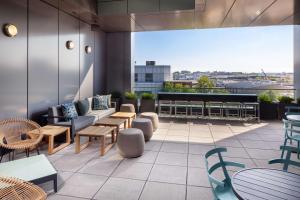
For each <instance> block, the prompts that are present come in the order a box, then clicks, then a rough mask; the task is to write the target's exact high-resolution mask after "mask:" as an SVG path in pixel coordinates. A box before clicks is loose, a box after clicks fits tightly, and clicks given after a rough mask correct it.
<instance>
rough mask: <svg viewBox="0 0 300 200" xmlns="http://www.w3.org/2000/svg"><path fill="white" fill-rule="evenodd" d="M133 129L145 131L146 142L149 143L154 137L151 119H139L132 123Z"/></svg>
mask: <svg viewBox="0 0 300 200" xmlns="http://www.w3.org/2000/svg"><path fill="white" fill-rule="evenodd" d="M131 127H132V128H137V129H140V130H142V131H143V133H144V137H145V141H146V142H147V141H149V140H150V139H151V137H152V135H153V126H152V122H151V120H150V119H146V118H137V119H134V120H133V121H132V124H131Z"/></svg>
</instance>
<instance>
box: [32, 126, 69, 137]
mask: <svg viewBox="0 0 300 200" xmlns="http://www.w3.org/2000/svg"><path fill="white" fill-rule="evenodd" d="M68 129H69V128H68V127H65V126H51V125H47V126H43V127H41V128H40V131H38V130H32V131H30V132H29V133H33V134H39V133H41V134H43V135H47V136H56V135H60V134H61V133H63V132H65V131H67V130H68Z"/></svg>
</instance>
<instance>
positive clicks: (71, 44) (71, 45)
mask: <svg viewBox="0 0 300 200" xmlns="http://www.w3.org/2000/svg"><path fill="white" fill-rule="evenodd" d="M66 47H67V49H70V50H72V49H74V48H75V44H74V42H73V41H71V40H68V41H67V42H66Z"/></svg>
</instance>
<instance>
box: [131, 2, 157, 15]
mask: <svg viewBox="0 0 300 200" xmlns="http://www.w3.org/2000/svg"><path fill="white" fill-rule="evenodd" d="M151 12H159V0H128V13H151Z"/></svg>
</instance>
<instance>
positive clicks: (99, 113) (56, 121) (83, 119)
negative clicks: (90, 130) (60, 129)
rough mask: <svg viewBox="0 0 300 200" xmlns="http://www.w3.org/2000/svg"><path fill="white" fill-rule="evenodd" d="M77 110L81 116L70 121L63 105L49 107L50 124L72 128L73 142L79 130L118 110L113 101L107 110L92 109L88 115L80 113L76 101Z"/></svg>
mask: <svg viewBox="0 0 300 200" xmlns="http://www.w3.org/2000/svg"><path fill="white" fill-rule="evenodd" d="M74 104H75V106H76V109H77V112H78V114H79V116H78V117H77V118H74V119H72V120H70V121H66V120H65V118H64V116H63V113H62V108H61V105H57V106H52V107H49V109H48V124H49V125H55V126H67V127H70V129H71V142H74V137H75V134H76V132H77V131H79V130H81V129H84V128H86V127H88V126H91V125H93V124H94V123H95V122H96V121H97V120H99V119H101V118H104V117H108V116H110V115H111V114H113V113H114V112H116V108H115V102H111V107H110V108H108V109H107V110H92V109H90V110H91V111H90V112H88V113H87V114H86V115H84V116H82V115H80V111H79V110H78V106H77V102H74Z"/></svg>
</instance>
